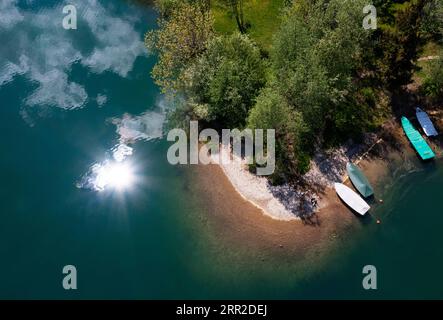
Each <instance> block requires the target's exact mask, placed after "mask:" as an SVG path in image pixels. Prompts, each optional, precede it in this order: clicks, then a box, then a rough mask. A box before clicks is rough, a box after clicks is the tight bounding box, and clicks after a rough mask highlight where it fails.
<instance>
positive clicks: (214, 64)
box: [184, 33, 266, 128]
mask: <svg viewBox="0 0 443 320" xmlns="http://www.w3.org/2000/svg"><path fill="white" fill-rule="evenodd" d="M265 76H266V74H265V65H264V63H263V61H262V59H261V56H260V51H259V49H258V48H257V46H256V45H255V44H254V43H253V42H252V41H251V40H250V39H249V38H248V37H247V36H246V35H242V34H239V33H234V34H232V35H230V36H220V37H216V38H214V39H212V40H211V41H210V42H209V44H208V48H207V51H206V52H205V53H204V54H203V55H202V56H201V57H200V58H199V59H198V60H197V61H196V63H194V64H193V65H192V67H190V68H189V69H188V70H187V71H186V72H185V76H184V79H185V81H184V83H185V84H186V90H185V92H186V94H187V96H188V97H190V98H192V99H193V100H194V101H195V102H196V103H197V104H204V105H207V106H208V117H207V118H208V120H213V119H215V120H217V123H218V124H220V125H223V126H224V127H225V128H234V127H241V126H243V125H244V124H245V120H246V117H247V115H248V112H249V109H250V108H251V107H252V106H253V104H254V100H255V98H256V96H257V95H258V93H259V91H260V89H261V88H262V87H263V86H264V84H265V82H266V78H265Z"/></svg>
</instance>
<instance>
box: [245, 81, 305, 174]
mask: <svg viewBox="0 0 443 320" xmlns="http://www.w3.org/2000/svg"><path fill="white" fill-rule="evenodd" d="M247 126H248V128H251V129H275V134H276V137H275V138H276V150H275V155H276V172H275V174H274V177H273V180H274V181H279V180H280V181H281V179H284V178H285V177H287V176H288V175H292V176H297V175H298V174H300V173H303V172H304V171H306V170H307V167H306V166H305V164H304V163H302V162H301V161H300V159H303V156H304V152H303V149H304V148H303V143H302V139H303V136H304V134H305V132H306V131H307V127H306V125H305V123H304V121H303V116H302V114H301V113H300V112H298V111H295V110H294V109H293V108H291V107H290V106H289V105H288V103H287V101H286V99H285V98H284V97H282V96H281V95H280V94H279V93H278V90H275V88H272V87H267V88H265V89H264V90H263V91H262V92H261V94H260V95H259V97H258V98H257V103H256V105H255V106H254V108H253V109H252V110H251V112H250V114H249V117H248V121H247Z"/></svg>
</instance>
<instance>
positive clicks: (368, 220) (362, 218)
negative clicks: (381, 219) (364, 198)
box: [339, 197, 374, 225]
mask: <svg viewBox="0 0 443 320" xmlns="http://www.w3.org/2000/svg"><path fill="white" fill-rule="evenodd" d="M372 198H373V197H372ZM339 199H340V202H341V203H342V204H343V205H344V206H345V207H346V208H347V209H348V210H349V211H350V212H351V213H352V214H353V215H354V216H355V217H356V218H357V219H358V221H360V223H361V224H363V225H368V224H370V223H372V222H374V217H373V216H372V215H371V213H370V211H368V212H367V213H366V214H365V215H364V216H362V215H361V214H359V213H358V212H356V211H355V210H354V209H352V208H351V207H350V206H349V205H348V204H347V203H346V202H344V201H343V200H342V199H341V198H340V197H339Z"/></svg>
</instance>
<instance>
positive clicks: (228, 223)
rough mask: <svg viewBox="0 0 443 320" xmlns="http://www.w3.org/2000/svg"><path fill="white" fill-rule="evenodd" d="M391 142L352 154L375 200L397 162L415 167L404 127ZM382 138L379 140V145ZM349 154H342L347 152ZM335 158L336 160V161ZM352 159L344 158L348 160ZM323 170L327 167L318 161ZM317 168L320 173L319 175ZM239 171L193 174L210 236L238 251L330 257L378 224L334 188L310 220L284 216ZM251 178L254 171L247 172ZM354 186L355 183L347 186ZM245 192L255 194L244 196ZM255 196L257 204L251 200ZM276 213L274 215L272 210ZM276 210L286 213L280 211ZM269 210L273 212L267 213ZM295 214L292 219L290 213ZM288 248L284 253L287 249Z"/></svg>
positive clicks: (324, 193)
mask: <svg viewBox="0 0 443 320" xmlns="http://www.w3.org/2000/svg"><path fill="white" fill-rule="evenodd" d="M387 131H388V133H389V135H390V137H387V136H385V135H382V138H383V139H384V140H389V139H393V141H390V142H389V143H388V142H386V141H383V142H381V143H377V144H376V145H375V146H374V147H373V148H372V149H371V152H369V153H368V154H366V151H367V149H368V148H369V147H370V146H369V147H368V146H365V148H364V150H362V151H361V152H355V153H353V154H352V157H351V158H352V159H353V161H355V160H356V159H359V157H360V156H361V155H362V154H364V155H365V156H364V157H363V158H362V159H360V160H359V166H360V167H361V168H362V170H363V171H364V172H365V174H366V175H367V177H368V179H369V181H370V182H371V184H373V186H374V187H375V191H376V197H377V195H378V194H380V193H381V190H383V189H384V183H383V179H384V178H385V177H387V176H389V175H390V174H391V173H392V171H393V170H394V169H395V163H404V162H411V163H412V165H414V163H415V161H416V160H417V159H416V155H415V153H414V152H413V150H412V148H411V147H410V145H409V143H408V141H407V140H406V138H405V137H404V136H403V135H402V130H401V127H399V126H398V124H396V123H395V121H393V124H392V127H391V128H389V129H388V130H387ZM379 138H380V137H375V140H373V141H377V140H378V139H379ZM432 144H433V145H434V147H436V149H437V150H438V152H437V155H438V156H441V155H442V154H441V148H438V146H440V147H441V141H440V140H439V141H436V142H435V143H434V142H433V143H432ZM348 151H349V150H341V151H339V153H345V154H346V152H348ZM332 159H335V158H334V157H332ZM346 159H348V157H346V158H343V159H342V160H343V161H347V160H346ZM345 163H346V162H344V164H343V170H337V172H334V174H332V175H330V176H327V177H324V176H323V178H325V179H326V181H333V180H334V179H336V178H337V176H338V177H342V179H343V180H344V177H345V175H344V170H345V168H344V166H345ZM317 165H320V166H322V165H323V164H322V162H321V161H320V162H317ZM317 169H318V170H317ZM317 169H315V170H316V171H315V172H312V174H311V177H310V178H311V179H314V180H315V179H317V178H318V176H316V175H315V174H314V173H318V172H319V171H320V172H321V170H320V169H324V168H317ZM238 170H239V168H234V167H231V168H229V167H228V168H226V167H223V166H219V165H216V164H211V165H199V166H196V167H195V168H194V169H193V177H194V178H195V179H196V182H197V183H196V184H194V185H195V189H196V190H195V192H197V194H199V195H200V196H201V197H199V198H200V201H201V202H202V206H203V208H204V209H205V212H206V215H207V216H205V219H208V221H209V222H210V224H211V225H212V227H211V232H213V233H214V236H216V238H217V239H219V240H220V241H221V240H222V241H223V243H224V244H225V245H227V244H231V245H232V246H233V247H238V246H239V245H240V246H242V248H243V249H245V250H251V252H261V254H262V255H266V254H278V255H280V256H281V255H283V256H287V257H289V256H291V257H292V256H293V255H297V257H300V258H303V257H308V256H309V257H313V256H315V257H320V256H324V254H327V253H329V252H330V248H331V246H330V245H331V244H333V243H335V242H336V241H340V239H341V237H342V236H343V235H344V233H343V232H344V231H345V230H348V231H349V230H354V229H358V228H361V227H362V225H363V224H366V223H375V218H377V217H374V216H373V215H372V214H371V212H370V213H369V214H368V215H367V216H366V217H364V218H363V219H362V218H357V217H356V216H355V215H354V214H353V213H352V212H351V211H350V209H348V208H347V207H346V206H345V205H344V204H343V203H342V202H341V201H340V200H339V198H338V197H337V195H336V193H335V191H334V190H333V189H332V188H331V187H330V186H326V187H324V188H320V189H318V194H319V198H320V202H319V204H320V205H319V208H318V210H317V211H316V213H315V214H314V215H312V217H310V218H304V219H300V218H298V217H297V216H294V215H293V214H292V212H290V211H286V212H283V213H282V212H281V211H277V212H279V214H278V215H276V214H275V212H276V211H271V210H273V208H275V207H273V206H272V201H273V199H270V198H269V193H266V195H265V196H264V197H260V196H259V192H260V190H261V189H262V188H263V186H264V184H263V183H264V181H263V180H261V179H262V178H258V177H255V176H253V178H254V179H258V181H256V182H255V183H258V185H259V187H258V188H256V186H253V183H254V182H253V181H254V180H251V179H250V177H248V176H247V175H246V177H247V179H246V180H242V179H243V178H244V175H245V174H246V172H247V170H246V169H241V170H244V172H242V174H239V171H238ZM247 173H248V174H249V172H247ZM345 183H346V184H348V185H350V182H349V181H347V182H345ZM246 188H250V189H252V191H251V190H249V192H246V193H243V190H245V189H246ZM251 194H252V195H253V199H251V198H250V197H251ZM377 200H378V198H376V199H375V200H373V202H372V203H371V205H372V206H373V207H375V206H382V205H383V204H382V203H379V202H378V201H377ZM269 208H271V210H269ZM277 208H279V209H281V207H280V206H277ZM268 210H269V211H268ZM270 211H271V212H270ZM288 212H289V214H290V215H292V216H290V218H289V214H288ZM283 248H284V249H283Z"/></svg>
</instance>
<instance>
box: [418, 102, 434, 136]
mask: <svg viewBox="0 0 443 320" xmlns="http://www.w3.org/2000/svg"><path fill="white" fill-rule="evenodd" d="M415 115H416V116H417V120H418V122H419V123H420V125H421V127H422V128H423V131H424V133H425V134H426V136H428V137H434V136H437V135H438V132H437V130H435V127H434V124H433V123H432V121H431V119H430V118H429V116H428V114H427V113H426V112H424V111H423V110H422V109H420V108H417V109H416V112H415Z"/></svg>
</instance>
